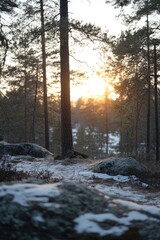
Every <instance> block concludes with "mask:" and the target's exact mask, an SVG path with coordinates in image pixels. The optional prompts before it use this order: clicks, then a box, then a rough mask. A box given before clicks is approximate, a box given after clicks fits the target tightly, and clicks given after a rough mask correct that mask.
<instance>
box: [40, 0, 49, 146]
mask: <svg viewBox="0 0 160 240" xmlns="http://www.w3.org/2000/svg"><path fill="white" fill-rule="evenodd" d="M40 7H41V42H42V68H43V104H44V126H45V148H46V149H48V150H49V124H48V99H47V77H46V47H45V29H44V9H43V0H40Z"/></svg>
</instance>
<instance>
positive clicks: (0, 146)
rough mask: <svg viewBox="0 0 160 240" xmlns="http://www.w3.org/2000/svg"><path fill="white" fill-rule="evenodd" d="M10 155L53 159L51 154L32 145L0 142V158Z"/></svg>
mask: <svg viewBox="0 0 160 240" xmlns="http://www.w3.org/2000/svg"><path fill="white" fill-rule="evenodd" d="M4 155H10V156H18V155H30V156H33V157H38V158H45V157H48V156H51V157H53V154H52V153H51V152H49V151H48V150H47V149H45V148H43V147H41V146H39V145H37V144H34V143H17V144H12V143H6V142H0V156H4Z"/></svg>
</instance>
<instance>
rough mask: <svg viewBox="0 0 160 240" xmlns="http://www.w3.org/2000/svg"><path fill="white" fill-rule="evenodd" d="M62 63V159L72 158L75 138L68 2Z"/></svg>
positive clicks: (63, 7)
mask: <svg viewBox="0 0 160 240" xmlns="http://www.w3.org/2000/svg"><path fill="white" fill-rule="evenodd" d="M60 62H61V151H62V157H64V158H66V157H72V156H73V155H74V150H73V138H72V126H71V103H70V73H69V43H68V0H60Z"/></svg>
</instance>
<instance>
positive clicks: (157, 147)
mask: <svg viewBox="0 0 160 240" xmlns="http://www.w3.org/2000/svg"><path fill="white" fill-rule="evenodd" d="M157 84H158V80H157V52H156V43H155V44H154V96H155V130H156V160H157V161H159V121H158V93H157Z"/></svg>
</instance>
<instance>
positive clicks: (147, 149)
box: [146, 0, 151, 154]
mask: <svg viewBox="0 0 160 240" xmlns="http://www.w3.org/2000/svg"><path fill="white" fill-rule="evenodd" d="M147 4H148V0H147ZM147 62H148V70H147V82H148V99H147V147H146V153H147V154H149V153H150V118H151V113H150V109H151V79H150V75H151V74H150V72H151V70H150V36H149V19H148V12H147Z"/></svg>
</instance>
